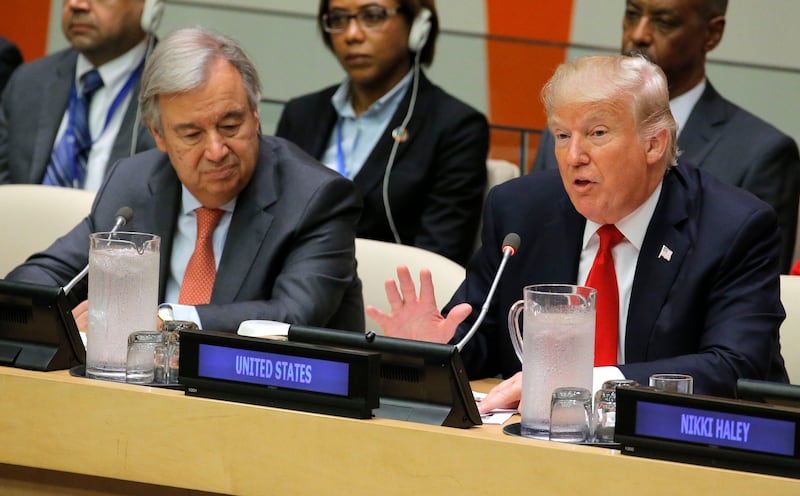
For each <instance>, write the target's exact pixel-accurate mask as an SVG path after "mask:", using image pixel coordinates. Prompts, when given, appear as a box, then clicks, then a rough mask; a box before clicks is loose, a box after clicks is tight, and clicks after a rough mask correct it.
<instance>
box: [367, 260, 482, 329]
mask: <svg viewBox="0 0 800 496" xmlns="http://www.w3.org/2000/svg"><path fill="white" fill-rule="evenodd" d="M419 278H420V285H419V297H417V290H416V287H415V286H414V280H413V279H412V278H411V273H410V272H409V270H408V267H406V266H405V265H400V266H398V267H397V279H398V280H399V281H400V288H399V290H398V287H397V283H396V282H395V280H394V279H388V280H387V281H386V283H385V288H386V297H387V299H388V300H389V305H390V307H391V313H388V314H387V313H385V312H382V311H381V310H378V309H377V308H375V307H372V306H367V315H369V316H370V318H372V319H373V320H374V321H375V322H377V323H378V324H379V325H380V326H381V328H382V329H383V332H384V333H385V334H386V335H387V336H392V337H399V338H407V339H416V340H419V341H431V342H434V343H447V342H448V341H450V339H451V338H452V337H453V335H454V334H455V333H456V328H457V327H458V324H460V323H461V322H462V321H463V320H464V319H466V318H467V316H468V315H469V314H470V312H472V307H471V306H470V305H469V304H467V303H462V304H460V305H456V306H455V307H453V308H452V309H451V310H450V313H448V314H447V317H446V318H445V317H443V316H442V314H441V313H440V312H439V307H438V306H437V305H436V297H435V296H434V292H433V280H432V278H431V271H430V270H428V269H422V270H421V271H420V273H419Z"/></svg>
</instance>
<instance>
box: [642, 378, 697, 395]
mask: <svg viewBox="0 0 800 496" xmlns="http://www.w3.org/2000/svg"><path fill="white" fill-rule="evenodd" d="M650 386H652V387H654V388H656V389H658V390H659V391H666V392H669V393H683V394H692V392H693V391H694V379H693V378H692V376H690V375H686V374H653V375H651V376H650Z"/></svg>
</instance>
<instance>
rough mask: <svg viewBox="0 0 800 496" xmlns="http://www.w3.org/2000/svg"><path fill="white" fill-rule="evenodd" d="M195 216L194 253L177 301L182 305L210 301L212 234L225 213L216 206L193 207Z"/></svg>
mask: <svg viewBox="0 0 800 496" xmlns="http://www.w3.org/2000/svg"><path fill="white" fill-rule="evenodd" d="M194 212H195V215H196V216H197V242H196V243H195V245H194V253H192V258H190V259H189V263H188V264H187V265H186V272H185V273H184V274H183V283H182V284H181V293H180V297H179V298H178V303H180V304H182V305H204V304H206V303H209V302H210V301H211V290H212V289H213V288H214V279H215V278H216V277H217V264H216V262H215V261H214V243H213V240H212V235H213V234H214V229H215V228H216V227H217V224H219V220H220V219H221V218H222V215H223V214H224V213H225V211H224V210H220V209H218V208H205V207H200V208H198V209H195V211H194Z"/></svg>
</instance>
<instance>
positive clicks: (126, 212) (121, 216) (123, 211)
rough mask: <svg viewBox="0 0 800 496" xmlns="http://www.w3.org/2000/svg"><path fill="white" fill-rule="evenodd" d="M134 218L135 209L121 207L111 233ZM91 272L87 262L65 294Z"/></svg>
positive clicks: (65, 290) (67, 287) (67, 286)
mask: <svg viewBox="0 0 800 496" xmlns="http://www.w3.org/2000/svg"><path fill="white" fill-rule="evenodd" d="M132 219H133V209H132V208H131V207H121V208H120V209H119V210H117V216H116V217H115V218H114V227H112V228H111V231H110V232H111V233H112V234H113V233H115V232H117V230H119V228H120V227H122V226H124V225H126V224H129V223H130V222H131V220H132ZM88 273H89V264H86V267H84V268H83V270H82V271H80V272H79V273H78V275H77V276H75V277H73V278H72V280H71V281H70V282H69V283H67V285H66V286H64V294H65V295H66V294H69V292H70V291H72V288H74V287H75V285H76V284H78V283H79V282H80V281H81V279H83V278H84V277H86V274H88Z"/></svg>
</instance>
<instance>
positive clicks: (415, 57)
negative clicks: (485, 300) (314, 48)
mask: <svg viewBox="0 0 800 496" xmlns="http://www.w3.org/2000/svg"><path fill="white" fill-rule="evenodd" d="M318 22H319V27H320V30H321V32H322V38H323V41H324V42H325V44H326V45H327V46H328V48H330V50H331V51H332V52H333V54H334V55H335V56H336V59H337V60H338V61H339V64H340V65H341V66H342V68H343V69H344V70H345V72H346V73H347V77H346V78H345V80H344V81H343V82H342V83H341V84H339V85H336V86H331V87H329V88H326V89H323V90H321V91H319V92H316V93H312V94H309V95H305V96H301V97H299V98H296V99H293V100H291V101H289V102H288V103H287V104H286V107H285V108H284V110H283V114H282V115H281V118H280V121H279V123H278V129H277V132H276V135H278V136H281V137H284V138H287V139H289V140H291V141H293V142H295V143H296V144H297V145H299V146H300V147H301V148H303V149H304V150H305V151H306V152H308V153H309V154H311V155H313V156H314V157H316V158H317V159H319V160H320V161H321V162H323V163H324V164H325V165H327V166H328V167H329V168H331V169H334V170H336V171H339V172H340V173H341V174H343V175H345V176H347V177H348V178H350V179H351V180H353V181H354V182H355V184H356V186H357V189H358V190H359V191H360V192H361V194H362V195H363V197H364V211H363V213H362V216H361V220H360V222H359V226H358V236H359V237H361V238H370V239H377V240H383V241H393V242H398V243H403V244H407V245H414V246H417V247H420V248H424V249H427V250H430V251H434V252H436V253H439V254H441V255H444V256H446V257H448V258H450V259H452V260H454V261H456V262H458V263H460V264H462V265H466V263H467V261H468V260H469V257H470V255H471V254H472V248H473V245H474V241H475V238H476V231H477V229H478V226H479V224H480V222H479V221H480V214H481V208H482V203H483V194H484V189H485V187H486V155H487V152H488V146H489V128H488V124H487V121H486V118H485V117H484V116H483V114H481V113H480V112H478V111H477V110H475V109H473V108H472V107H470V106H468V105H466V104H465V103H463V102H461V101H459V100H458V99H456V98H454V97H453V96H451V95H449V94H447V93H446V92H444V91H443V90H442V89H441V88H439V87H438V86H436V85H434V84H433V83H431V81H430V80H429V79H428V78H427V77H426V76H425V73H424V72H423V71H422V70H421V69H420V65H425V66H429V65H430V64H431V62H432V61H433V55H434V50H435V45H436V36H437V34H438V31H439V29H438V24H439V23H438V18H437V15H436V6H435V4H434V0H320V5H319V15H318Z"/></svg>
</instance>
